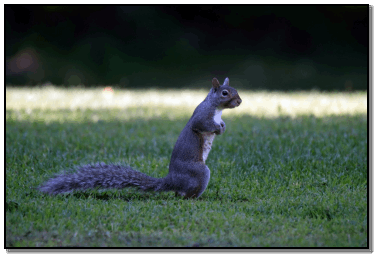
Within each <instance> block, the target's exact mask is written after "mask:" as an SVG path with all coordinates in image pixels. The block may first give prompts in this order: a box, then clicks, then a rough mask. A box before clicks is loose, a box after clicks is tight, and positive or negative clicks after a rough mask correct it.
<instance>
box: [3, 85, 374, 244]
mask: <svg viewBox="0 0 380 260" xmlns="http://www.w3.org/2000/svg"><path fill="white" fill-rule="evenodd" d="M206 94H207V92H206V91H204V90H199V91H195V90H187V91H176V90H170V91H162V90H160V91H159V90H154V89H153V90H147V91H124V90H115V92H114V94H110V93H108V94H106V93H104V92H102V91H101V89H100V88H98V89H91V90H83V89H80V88H78V89H71V90H65V89H56V88H41V89H30V88H20V89H17V88H7V89H6V190H5V191H6V227H5V231H6V237H5V239H6V240H5V245H6V247H60V246H64V247H66V246H67V247H367V246H368V241H367V225H368V223H367V145H368V144H367V115H366V106H367V103H366V102H367V101H366V93H318V92H295V93H281V92H279V93H270V92H249V91H240V96H241V97H242V99H243V104H242V105H241V106H240V107H239V108H236V109H233V110H230V111H226V112H224V113H223V120H224V121H225V122H226V125H227V131H226V133H225V134H224V135H222V136H219V137H217V138H216V139H215V140H214V144H213V148H212V150H211V152H210V154H209V157H208V159H207V165H208V166H209V168H210V170H211V179H210V182H209V185H208V187H207V189H206V191H205V192H204V194H203V195H202V196H201V197H200V198H199V199H196V200H182V199H179V198H176V197H174V194H173V193H160V194H154V193H141V192H138V191H136V190H135V189H133V188H132V189H123V190H108V191H104V190H100V191H88V192H84V193H74V194H69V195H60V196H47V195H44V194H41V193H40V192H38V191H37V190H36V189H35V188H36V187H38V186H39V185H40V184H42V183H43V182H44V181H46V180H47V179H48V178H50V177H51V176H53V175H54V174H56V173H58V172H61V171H63V170H65V169H67V168H70V167H73V166H75V165H80V164H87V163H93V162H98V161H103V162H105V163H122V164H126V165H131V166H132V167H134V168H136V169H139V170H140V171H142V172H145V173H147V174H149V175H151V176H155V177H163V176H165V175H166V174H167V170H168V165H169V160H170V155H171V151H172V148H173V146H174V143H175V141H176V138H177V136H178V134H179V133H180V131H181V130H182V128H183V126H184V125H185V124H186V122H187V120H188V119H189V117H190V116H191V113H192V111H193V109H194V108H195V107H196V105H197V104H198V103H199V102H201V101H202V99H203V98H204V97H205V96H206Z"/></svg>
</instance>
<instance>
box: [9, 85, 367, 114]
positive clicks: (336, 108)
mask: <svg viewBox="0 0 380 260" xmlns="http://www.w3.org/2000/svg"><path fill="white" fill-rule="evenodd" d="M207 93H208V90H206V89H205V90H186V89H185V90H174V89H169V90H156V89H146V90H121V89H114V91H113V92H109V91H104V88H94V89H81V88H74V89H59V88H54V87H49V88H7V89H6V108H7V110H10V109H11V110H17V111H19V110H25V111H26V113H31V112H32V110H35V109H37V110H53V111H55V110H65V109H66V110H70V111H76V110H78V111H80V110H84V109H92V110H102V109H108V110H112V109H119V110H120V109H129V108H136V110H135V113H128V114H125V115H124V116H123V117H124V118H125V119H128V118H135V117H138V116H139V112H138V111H144V110H145V112H142V113H140V114H141V116H142V114H144V116H149V117H160V116H162V115H163V114H165V115H167V116H169V117H172V118H173V119H174V118H176V117H177V116H184V115H188V114H191V113H192V112H193V110H194V108H195V107H196V106H197V105H198V104H199V103H200V102H201V101H202V100H203V99H204V98H205V96H206V95H207ZM239 94H240V96H241V98H242V99H243V103H242V105H241V106H240V107H239V108H237V109H233V110H226V111H225V112H224V115H244V114H245V115H250V116H259V117H278V116H291V117H295V116H297V115H314V116H326V115H344V114H351V115H352V114H363V113H364V114H365V113H366V110H367V96H366V95H367V93H366V92H357V93H320V92H291V93H285V92H263V91H261V92H254V91H240V92H239ZM94 120H96V117H94Z"/></svg>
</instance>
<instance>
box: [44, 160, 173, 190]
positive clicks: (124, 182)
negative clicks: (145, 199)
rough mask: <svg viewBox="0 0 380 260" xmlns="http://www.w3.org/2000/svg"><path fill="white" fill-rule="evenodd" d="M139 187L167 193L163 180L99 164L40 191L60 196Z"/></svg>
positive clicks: (53, 181)
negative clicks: (97, 190)
mask: <svg viewBox="0 0 380 260" xmlns="http://www.w3.org/2000/svg"><path fill="white" fill-rule="evenodd" d="M130 186H134V187H138V188H140V189H142V190H144V191H165V190H166V189H165V188H164V186H165V185H164V183H163V179H158V178H154V177H150V176H148V175H146V174H144V173H141V172H139V171H136V170H134V169H132V168H130V167H126V166H121V165H112V164H111V165H106V164H104V163H98V164H95V165H85V166H82V167H80V168H77V169H76V170H75V173H72V174H62V175H58V176H56V177H54V178H52V179H50V180H48V181H47V182H46V183H45V184H43V185H42V186H40V187H39V188H38V189H39V190H40V191H42V192H45V193H48V194H52V195H54V194H59V193H65V192H70V191H74V190H78V191H83V190H87V189H94V188H102V189H107V188H117V189H122V188H125V187H130Z"/></svg>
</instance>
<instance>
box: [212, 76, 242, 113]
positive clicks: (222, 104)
mask: <svg viewBox="0 0 380 260" xmlns="http://www.w3.org/2000/svg"><path fill="white" fill-rule="evenodd" d="M211 94H212V96H213V99H214V100H215V101H216V102H217V107H218V108H219V109H225V108H234V107H238V106H239V105H240V104H241V102H242V100H241V98H240V97H239V94H238V92H237V91H236V89H234V88H233V87H230V80H229V79H228V78H226V79H225V80H224V83H223V85H220V84H219V81H218V80H217V79H216V78H213V79H212V89H211Z"/></svg>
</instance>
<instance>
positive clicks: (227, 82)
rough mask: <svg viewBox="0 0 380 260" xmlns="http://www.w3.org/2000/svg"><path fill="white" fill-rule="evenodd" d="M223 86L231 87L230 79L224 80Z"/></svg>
mask: <svg viewBox="0 0 380 260" xmlns="http://www.w3.org/2000/svg"><path fill="white" fill-rule="evenodd" d="M223 85H227V86H229V85H230V79H229V78H226V79H225V80H224V83H223Z"/></svg>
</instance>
